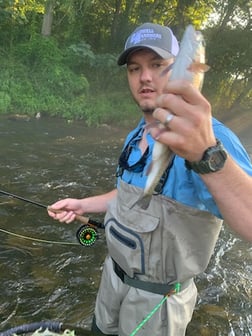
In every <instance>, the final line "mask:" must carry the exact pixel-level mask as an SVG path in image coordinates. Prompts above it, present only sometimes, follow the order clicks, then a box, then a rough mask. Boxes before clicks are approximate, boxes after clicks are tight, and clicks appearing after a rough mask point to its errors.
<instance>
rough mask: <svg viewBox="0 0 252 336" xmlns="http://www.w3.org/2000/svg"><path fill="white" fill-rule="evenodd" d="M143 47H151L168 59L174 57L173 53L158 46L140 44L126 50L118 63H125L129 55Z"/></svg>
mask: <svg viewBox="0 0 252 336" xmlns="http://www.w3.org/2000/svg"><path fill="white" fill-rule="evenodd" d="M141 49H150V50H152V51H154V52H155V53H156V54H158V55H159V56H160V57H162V58H163V59H168V58H172V57H174V56H173V55H172V54H171V53H169V52H168V51H166V50H164V49H161V48H158V47H150V46H146V45H138V46H134V47H131V48H128V49H127V50H124V51H123V52H122V53H121V55H120V56H119V57H118V60H117V64H118V65H124V64H126V63H127V61H128V58H129V55H130V54H132V53H133V52H135V51H138V50H141Z"/></svg>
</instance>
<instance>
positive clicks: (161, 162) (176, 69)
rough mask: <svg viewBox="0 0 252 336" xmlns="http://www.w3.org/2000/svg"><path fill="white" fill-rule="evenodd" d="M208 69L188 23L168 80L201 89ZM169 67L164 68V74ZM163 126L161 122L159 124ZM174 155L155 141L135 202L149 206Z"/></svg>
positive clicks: (199, 42)
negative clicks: (141, 191) (142, 187)
mask: <svg viewBox="0 0 252 336" xmlns="http://www.w3.org/2000/svg"><path fill="white" fill-rule="evenodd" d="M208 69H209V66H208V65H206V64H205V41H204V38H203V35H202V34H201V32H199V31H195V29H194V27H193V26H192V25H189V26H188V27H187V28H186V30H185V32H184V35H183V38H182V40H181V44H180V50H179V53H178V55H177V57H176V60H175V62H174V65H173V68H172V72H171V75H170V78H169V81H172V80H178V79H183V80H187V81H189V82H190V83H192V85H193V86H195V87H196V88H198V89H199V90H201V88H202V85H203V79H204V72H206V71H207V70H208ZM167 71H169V69H168V68H167V69H165V70H164V71H163V73H162V74H161V76H162V75H164V74H165V73H166V72H167ZM159 127H160V128H164V127H165V126H164V125H163V124H160V125H159ZM173 157H174V155H173V153H172V151H171V150H170V148H169V147H168V146H166V145H164V144H162V143H160V142H158V141H156V142H155V144H154V147H153V153H152V162H151V165H150V168H149V170H148V177H147V181H146V185H145V188H144V191H143V194H142V195H141V198H140V199H139V200H138V201H137V202H136V203H137V204H138V205H139V206H141V207H142V208H143V209H147V207H148V206H149V202H150V198H151V196H152V194H153V192H154V190H155V188H156V186H157V184H158V182H159V181H160V178H161V176H162V175H163V173H164V171H165V170H166V169H167V167H168V166H169V164H170V163H171V160H172V159H173Z"/></svg>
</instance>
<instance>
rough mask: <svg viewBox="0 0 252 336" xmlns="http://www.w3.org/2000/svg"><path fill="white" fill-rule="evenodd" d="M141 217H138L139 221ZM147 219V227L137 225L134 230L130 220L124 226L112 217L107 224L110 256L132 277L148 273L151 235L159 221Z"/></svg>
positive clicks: (126, 220)
mask: <svg viewBox="0 0 252 336" xmlns="http://www.w3.org/2000/svg"><path fill="white" fill-rule="evenodd" d="M139 217H140V216H139V215H138V220H139ZM148 217H149V216H148ZM145 219H146V222H145V225H144V224H143V223H141V224H140V225H138V223H137V225H136V227H137V229H134V228H133V225H132V222H130V221H128V219H125V221H124V224H122V223H120V222H119V221H117V220H116V219H115V218H113V217H112V218H109V219H108V220H107V221H106V223H105V230H106V239H107V245H108V250H109V254H110V256H111V257H112V258H113V259H114V261H115V262H116V263H117V264H119V265H120V267H121V268H122V269H123V270H124V271H125V272H126V273H127V274H128V276H130V277H134V275H135V274H145V273H146V272H147V273H148V259H149V254H150V248H151V246H150V245H151V235H152V233H153V231H155V229H156V228H157V226H158V223H159V220H158V219H157V218H152V220H151V222H150V221H148V220H147V218H145ZM153 220H154V221H153ZM140 221H141V222H142V221H143V219H142V218H141V219H140ZM129 222H130V223H129ZM126 225H127V226H126Z"/></svg>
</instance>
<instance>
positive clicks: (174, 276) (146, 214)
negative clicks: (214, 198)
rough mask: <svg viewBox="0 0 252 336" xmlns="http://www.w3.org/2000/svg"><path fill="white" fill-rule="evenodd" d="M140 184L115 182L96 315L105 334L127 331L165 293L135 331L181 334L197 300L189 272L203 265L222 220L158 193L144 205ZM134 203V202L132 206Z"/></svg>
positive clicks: (122, 334) (165, 335) (147, 335)
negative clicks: (176, 288) (173, 291)
mask: <svg viewBox="0 0 252 336" xmlns="http://www.w3.org/2000/svg"><path fill="white" fill-rule="evenodd" d="M141 194H142V189H140V188H137V187H135V186H131V185H128V184H126V183H124V182H122V181H121V182H120V188H119V189H118V196H117V198H116V199H115V200H113V201H112V202H111V204H110V206H109V209H108V211H107V214H106V217H105V232H106V239H107V245H108V251H109V256H108V257H107V258H106V260H105V263H104V268H103V274H102V279H101V284H100V288H99V291H98V294H97V300H96V306H95V317H96V325H97V327H98V328H99V329H100V330H101V331H102V333H104V334H105V335H119V336H129V335H130V334H131V333H132V331H133V330H134V329H135V328H136V327H137V325H138V324H139V323H140V322H141V321H142V320H143V319H144V318H145V317H146V316H147V315H148V314H149V313H150V312H151V311H152V310H153V308H154V307H155V306H156V305H157V304H158V303H159V302H160V301H161V300H162V298H163V297H164V295H166V294H167V293H169V292H170V291H171V289H172V288H173V286H174V284H176V283H178V282H179V283H180V284H181V291H180V292H179V293H177V294H174V295H171V296H169V297H168V298H167V300H166V301H165V302H164V303H163V305H162V306H161V307H160V308H159V309H158V311H157V312H156V313H155V314H154V315H153V316H152V317H151V318H150V319H149V320H148V322H147V323H146V324H144V325H143V326H142V328H141V329H140V330H139V331H138V333H137V335H139V336H141V335H142V336H143V335H144V336H154V335H155V336H184V335H185V330H186V327H187V324H188V323H189V322H190V320H191V317H192V313H193V309H194V306H195V303H196V297H197V290H196V286H195V284H194V282H193V277H195V276H196V275H197V274H199V273H201V272H203V271H204V270H205V268H206V267H207V265H208V262H209V259H210V257H211V255H212V253H213V249H214V246H215V243H216V240H217V238H218V235H219V231H220V228H221V224H222V221H221V220H220V219H217V218H216V217H215V216H213V215H211V214H210V213H209V212H206V211H200V210H197V209H194V208H191V207H187V206H185V205H182V204H180V203H177V202H176V201H174V200H171V199H169V198H167V197H165V196H163V195H156V196H153V197H152V200H151V202H150V205H149V207H148V208H147V210H143V209H141V208H140V207H139V206H138V205H135V206H133V205H134V204H135V203H136V201H137V200H138V199H139V198H140V196H141ZM132 206H133V207H132Z"/></svg>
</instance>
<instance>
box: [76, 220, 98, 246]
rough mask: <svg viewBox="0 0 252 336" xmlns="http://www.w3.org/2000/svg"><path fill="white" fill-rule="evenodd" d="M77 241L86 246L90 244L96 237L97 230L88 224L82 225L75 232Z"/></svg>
mask: <svg viewBox="0 0 252 336" xmlns="http://www.w3.org/2000/svg"><path fill="white" fill-rule="evenodd" d="M76 237H77V239H78V242H79V243H80V244H81V245H83V246H86V247H89V246H92V245H93V244H94V243H95V242H96V239H97V237H98V234H97V230H96V229H95V228H93V227H91V226H89V225H82V226H81V227H80V228H79V229H78V231H77V232H76Z"/></svg>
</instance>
